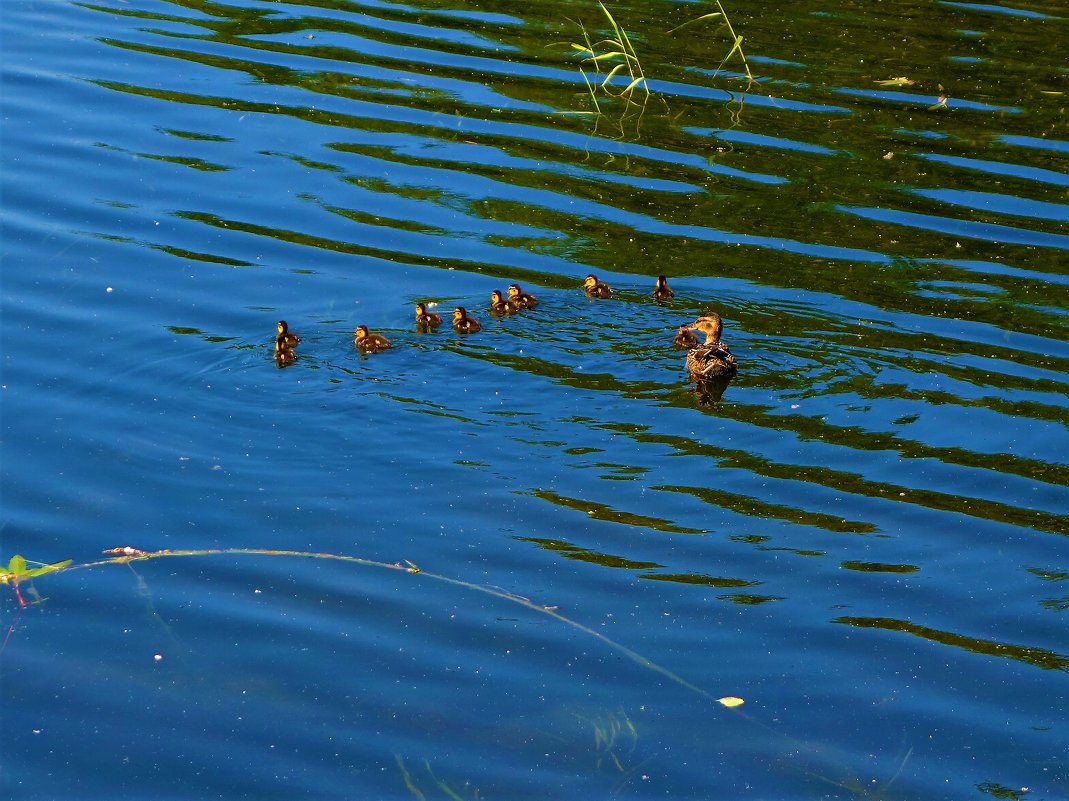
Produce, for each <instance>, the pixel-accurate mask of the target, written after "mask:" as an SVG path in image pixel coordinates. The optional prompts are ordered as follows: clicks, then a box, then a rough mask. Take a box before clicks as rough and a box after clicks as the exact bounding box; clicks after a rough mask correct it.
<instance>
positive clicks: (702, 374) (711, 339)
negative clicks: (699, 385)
mask: <svg viewBox="0 0 1069 801" xmlns="http://www.w3.org/2000/svg"><path fill="white" fill-rule="evenodd" d="M690 327H691V328H692V329H694V330H695V331H701V332H703V333H704V334H705V342H704V344H702V345H698V346H697V347H695V348H691V349H690V350H688V351H687V370H688V372H690V377H691V378H693V379H694V380H695V381H705V380H709V379H715V378H731V377H732V376H733V375H735V374H736V373H737V372H738V367H737V363H736V361H735V357H734V356H732V355H731V351H729V350H728V346H727V345H725V344H724V343H723V342H721V341H720V334H721V332H722V331H723V330H724V323H723V322H722V321H721V319H720V315H719V314H717V313H716V312H708V313H707V314H703V315H702V316H701V317H699V318H698V319H697V320H695V321H694V322H693V323H691V326H690Z"/></svg>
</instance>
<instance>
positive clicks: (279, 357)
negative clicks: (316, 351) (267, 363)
mask: <svg viewBox="0 0 1069 801" xmlns="http://www.w3.org/2000/svg"><path fill="white" fill-rule="evenodd" d="M295 361H297V351H295V350H294V349H293V348H275V364H276V365H277V366H278V367H289V366H290V365H291V364H293V363H294V362H295Z"/></svg>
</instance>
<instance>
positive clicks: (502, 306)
mask: <svg viewBox="0 0 1069 801" xmlns="http://www.w3.org/2000/svg"><path fill="white" fill-rule="evenodd" d="M519 310H520V304H519V303H517V302H516V301H514V300H513V299H512V298H505V297H502V296H501V292H500V291H499V290H497V289H495V290H494V291H493V292H491V293H490V311H491V313H493V314H515V313H516V312H518V311H519Z"/></svg>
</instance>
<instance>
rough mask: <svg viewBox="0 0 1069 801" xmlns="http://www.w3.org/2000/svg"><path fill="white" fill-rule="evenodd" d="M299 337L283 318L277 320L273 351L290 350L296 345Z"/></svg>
mask: <svg viewBox="0 0 1069 801" xmlns="http://www.w3.org/2000/svg"><path fill="white" fill-rule="evenodd" d="M300 341H301V338H300V337H299V336H297V335H296V334H295V333H293V332H292V331H290V327H289V326H288V325H287V324H286V321H285V320H279V321H278V336H276V337H275V351H276V352H278V351H281V350H290V349H292V348H295V347H297V344H298V343H299V342H300Z"/></svg>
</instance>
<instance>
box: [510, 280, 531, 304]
mask: <svg viewBox="0 0 1069 801" xmlns="http://www.w3.org/2000/svg"><path fill="white" fill-rule="evenodd" d="M509 299H510V300H514V301H516V303H518V304H519V306H520V308H521V309H533V308H534V307H535V306H537V305H538V298H536V297H535V296H534V295H532V294H531V293H530V292H524V291H523V290H522V289H520V285H519V284H509Z"/></svg>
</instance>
